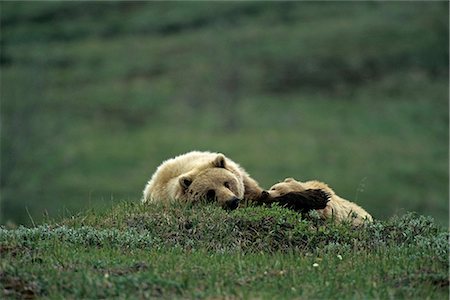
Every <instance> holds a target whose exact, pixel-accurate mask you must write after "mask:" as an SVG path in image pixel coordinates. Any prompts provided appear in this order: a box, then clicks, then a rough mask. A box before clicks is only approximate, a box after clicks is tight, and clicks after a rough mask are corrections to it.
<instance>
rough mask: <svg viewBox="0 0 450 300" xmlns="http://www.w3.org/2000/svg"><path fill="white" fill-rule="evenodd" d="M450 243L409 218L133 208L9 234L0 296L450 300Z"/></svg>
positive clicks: (2, 235) (442, 233)
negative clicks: (333, 219) (333, 218)
mask: <svg viewBox="0 0 450 300" xmlns="http://www.w3.org/2000/svg"><path fill="white" fill-rule="evenodd" d="M448 238H449V233H448V231H446V230H444V229H443V228H442V227H440V226H438V225H437V224H436V223H435V222H434V221H433V220H432V219H431V218H429V217H424V216H420V215H417V214H412V213H408V214H405V215H404V216H402V217H396V216H395V217H392V218H390V219H389V220H387V221H375V222H374V223H373V224H366V225H365V226H363V227H360V228H352V227H351V226H350V225H348V224H342V225H334V224H331V223H326V222H323V221H321V220H318V219H316V218H315V217H314V216H313V215H311V216H309V217H307V218H305V219H302V218H301V217H300V216H299V215H298V214H296V213H294V212H292V211H289V210H286V209H283V208H279V207H272V208H262V207H248V208H244V209H240V210H236V211H233V212H231V213H227V212H226V211H224V210H222V209H220V208H218V207H215V206H204V207H200V206H196V207H182V206H177V205H169V206H161V205H159V206H158V205H151V206H147V207H145V206H143V205H141V204H135V203H130V202H124V203H121V204H119V205H117V206H115V207H114V208H112V209H110V210H108V211H103V212H96V211H93V210H91V211H89V212H86V213H80V214H79V215H78V216H76V217H71V218H69V219H64V220H61V221H60V222H58V223H54V222H53V221H50V220H48V221H47V223H46V224H42V225H38V226H36V227H32V228H25V227H21V228H18V229H14V230H6V229H5V228H0V255H1V260H0V296H1V297H2V298H4V297H6V298H26V299H34V298H49V299H61V298H64V299H66V298H76V299H86V298H90V299H92V298H97V299H98V298H108V299H143V298H163V299H204V298H207V299H218V298H220V299H230V298H231V299H235V298H239V299H242V298H244V299H255V298H258V299H273V298H276V299H292V298H295V299H298V298H300V299H304V298H305V299H328V298H330V299H336V298H338V299H355V298H358V299H445V298H446V297H447V296H448V287H449V278H448V272H449V269H448V266H449V265H448V255H449V252H448V251H449V249H448Z"/></svg>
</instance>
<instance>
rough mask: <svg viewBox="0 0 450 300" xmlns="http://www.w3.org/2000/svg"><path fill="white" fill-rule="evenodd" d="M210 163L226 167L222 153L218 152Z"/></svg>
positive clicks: (217, 166)
mask: <svg viewBox="0 0 450 300" xmlns="http://www.w3.org/2000/svg"><path fill="white" fill-rule="evenodd" d="M212 164H213V166H214V167H216V168H225V167H226V162H225V156H224V155H223V154H218V155H217V156H216V158H215V159H214V160H213V162H212Z"/></svg>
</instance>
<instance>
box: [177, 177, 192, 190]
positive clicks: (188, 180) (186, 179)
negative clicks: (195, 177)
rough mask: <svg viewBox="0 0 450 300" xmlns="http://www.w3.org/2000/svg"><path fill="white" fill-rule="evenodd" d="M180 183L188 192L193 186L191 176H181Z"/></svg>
mask: <svg viewBox="0 0 450 300" xmlns="http://www.w3.org/2000/svg"><path fill="white" fill-rule="evenodd" d="M178 182H179V183H180V185H181V187H182V188H183V189H185V190H186V189H187V188H188V187H189V186H190V185H191V183H192V178H191V177H189V176H181V177H180V178H179V179H178Z"/></svg>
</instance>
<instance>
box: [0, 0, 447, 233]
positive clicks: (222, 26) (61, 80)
mask: <svg viewBox="0 0 450 300" xmlns="http://www.w3.org/2000/svg"><path fill="white" fill-rule="evenodd" d="M0 5H1V9H0V19H1V28H2V29H1V30H2V32H1V37H0V39H1V57H0V63H1V69H2V70H1V78H0V80H1V86H2V88H1V90H0V93H1V95H0V96H1V97H0V98H1V111H0V113H1V119H2V126H1V177H0V184H1V185H0V189H1V220H0V222H1V223H2V224H6V223H13V224H25V225H30V224H31V221H30V217H29V216H28V214H27V209H28V211H29V213H30V215H31V218H32V219H33V220H35V221H36V222H39V221H40V220H42V219H43V216H45V215H49V216H50V217H52V218H56V217H61V216H67V215H71V214H76V213H77V212H78V211H80V210H84V209H87V208H100V207H103V208H104V207H109V206H110V205H111V203H114V202H117V201H118V200H123V199H126V200H136V201H137V200H138V199H139V198H140V197H141V191H142V189H143V187H144V185H145V183H146V181H147V180H148V179H149V177H150V176H151V174H152V173H153V172H154V170H155V169H156V167H157V166H158V165H159V164H160V163H161V162H162V161H163V160H165V159H167V158H169V157H172V156H174V155H178V154H181V153H183V152H187V151H190V150H194V149H197V150H211V151H218V152H223V153H225V154H226V155H228V156H229V157H231V158H232V159H234V160H235V161H237V162H238V163H240V164H241V165H242V166H243V167H244V168H245V169H246V170H247V171H248V172H249V173H250V174H251V175H252V177H253V178H255V179H256V180H257V181H258V182H259V183H260V184H261V185H262V186H263V187H264V188H268V187H270V186H271V185H272V184H274V183H275V182H277V181H279V180H283V179H284V178H286V177H295V178H297V179H299V180H310V179H318V180H322V181H325V182H327V183H329V185H330V186H331V187H333V189H335V190H336V192H337V193H338V194H339V195H341V196H343V197H345V198H348V199H350V200H354V201H356V202H357V203H359V204H361V205H362V206H363V207H364V208H366V209H367V210H368V211H369V212H370V213H371V214H372V215H373V216H374V217H376V218H378V219H381V220H386V219H388V218H389V217H391V216H393V215H395V214H397V213H401V212H403V211H417V212H419V213H421V214H424V215H431V216H433V217H434V218H435V219H436V222H438V223H440V224H442V225H444V226H448V207H449V206H448V196H449V194H448V179H449V177H448V165H449V160H448V144H449V143H448V122H449V119H448V3H445V2H432V3H421V2H414V3H372V2H370V3H369V2H367V3H305V2H298V3H296V2H292V3H290V2H289V3H271V2H268V3H266V2H248V3H247V2H245V3H239V2H232V3H202V2H199V3H184V4H182V5H180V3H159V2H158V3H152V2H139V3H101V4H100V3H78V2H74V3H63V2H61V3H59V2H56V3H53V2H38V3H20V2H5V1H3V2H1V3H0Z"/></svg>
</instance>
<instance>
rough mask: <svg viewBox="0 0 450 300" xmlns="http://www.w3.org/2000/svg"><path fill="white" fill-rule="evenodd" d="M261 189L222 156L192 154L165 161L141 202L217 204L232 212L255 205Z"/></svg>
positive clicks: (149, 183)
mask: <svg viewBox="0 0 450 300" xmlns="http://www.w3.org/2000/svg"><path fill="white" fill-rule="evenodd" d="M262 191H263V190H262V189H261V188H260V187H259V185H258V183H257V182H256V181H255V180H253V179H252V178H251V177H250V176H249V175H248V174H247V172H246V171H245V170H244V169H243V168H242V167H240V166H239V165H238V164H237V163H235V162H234V161H232V160H231V159H229V158H227V157H225V155H223V154H221V153H212V152H200V151H192V152H188V153H186V154H182V155H179V156H176V157H175V158H171V159H169V160H166V161H164V162H163V163H162V164H161V165H160V166H159V167H158V168H157V170H156V172H155V173H154V174H153V176H152V177H151V179H150V181H149V182H148V183H147V185H146V187H145V189H144V192H143V194H144V195H143V199H142V202H144V203H146V202H154V201H170V200H175V201H179V202H185V203H196V202H201V201H205V202H216V203H218V204H219V205H220V206H222V207H223V208H225V209H229V210H233V209H235V208H237V207H238V206H239V203H240V202H241V201H243V200H246V201H255V200H256V199H258V198H259V197H260V196H261V193H262Z"/></svg>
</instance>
